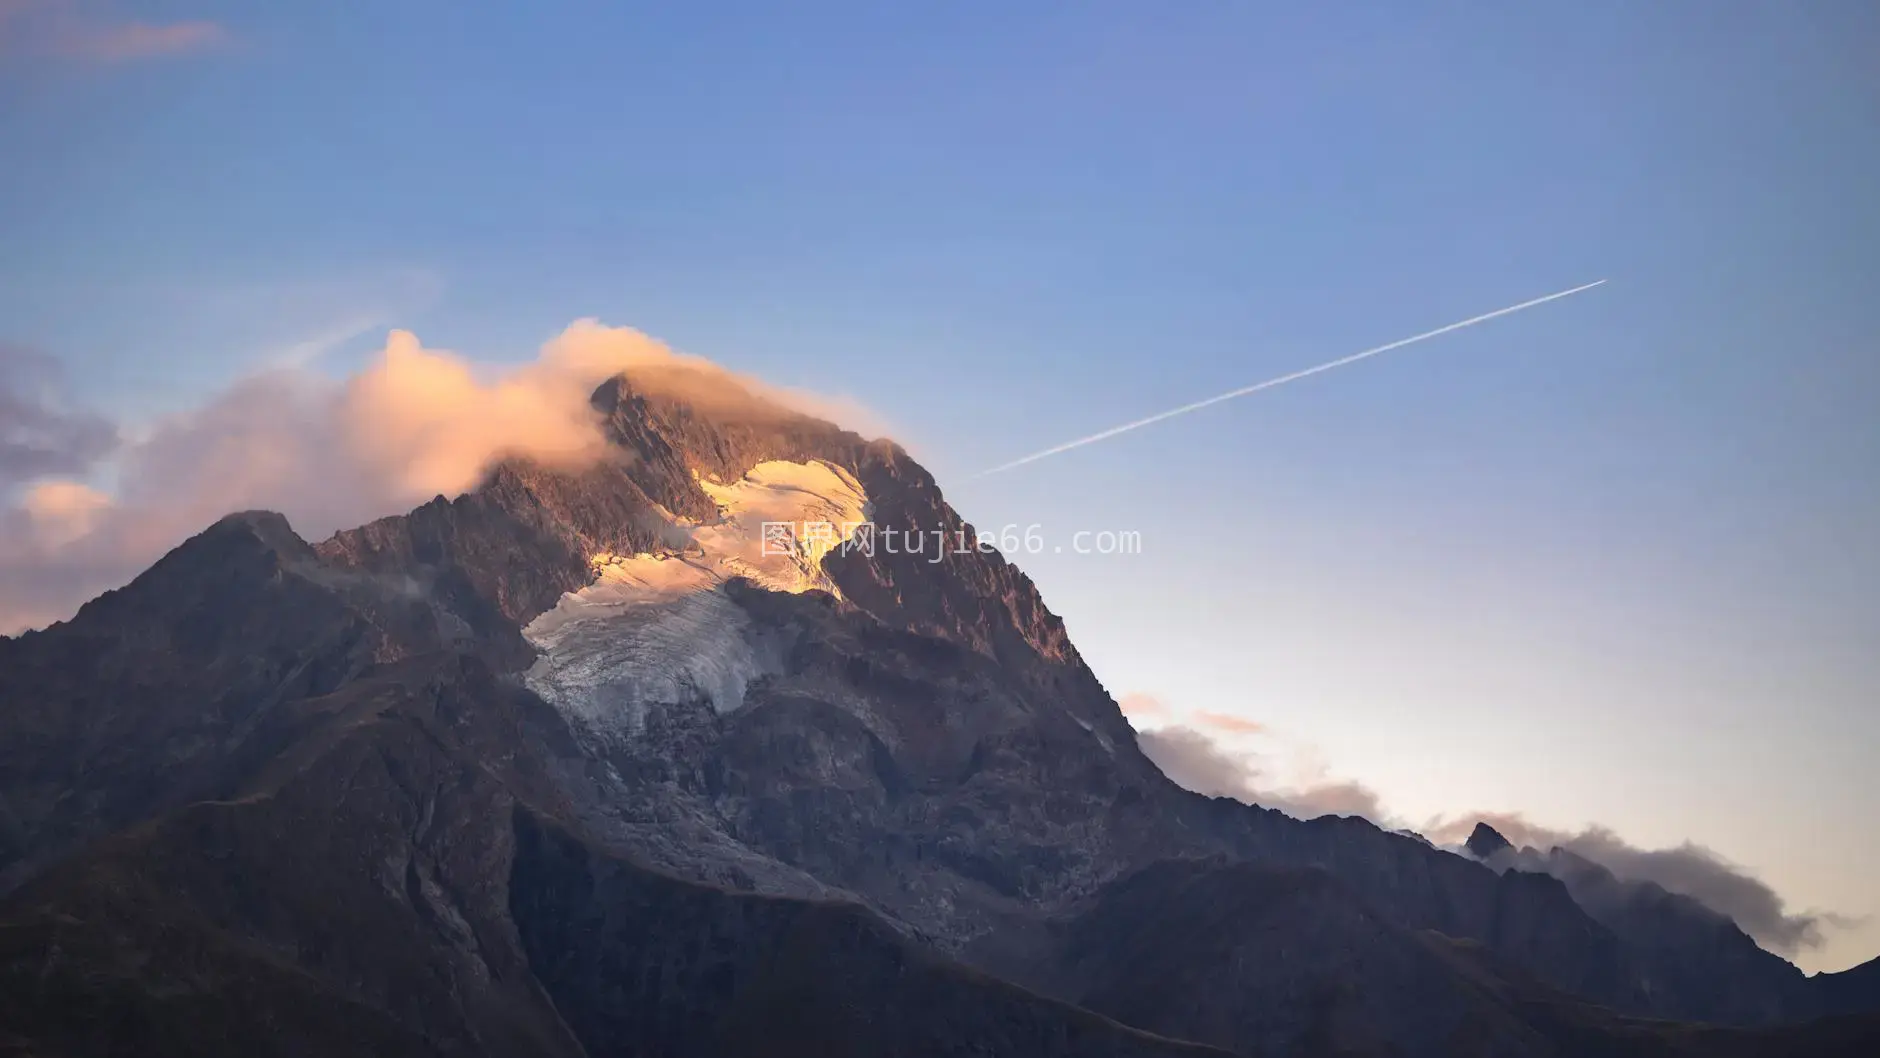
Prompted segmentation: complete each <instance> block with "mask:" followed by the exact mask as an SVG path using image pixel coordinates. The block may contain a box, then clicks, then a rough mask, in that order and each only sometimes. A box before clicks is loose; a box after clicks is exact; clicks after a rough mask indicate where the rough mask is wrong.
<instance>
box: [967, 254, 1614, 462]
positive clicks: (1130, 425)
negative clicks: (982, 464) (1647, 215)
mask: <svg viewBox="0 0 1880 1058" xmlns="http://www.w3.org/2000/svg"><path fill="white" fill-rule="evenodd" d="M1604 282H1605V280H1604V279H1598V280H1594V281H1593V282H1591V283H1587V284H1585V285H1584V286H1577V287H1574V288H1573V289H1572V290H1562V291H1560V292H1558V293H1554V294H1549V295H1547V296H1546V297H1541V298H1535V299H1534V300H1532V301H1523V302H1522V303H1521V304H1519V305H1510V306H1508V307H1507V308H1505V309H1496V310H1495V311H1494V312H1484V313H1482V314H1481V315H1480V316H1471V317H1469V318H1468V319H1466V320H1462V321H1461V322H1458V323H1452V324H1450V325H1448V326H1447V327H1438V328H1436V329H1435V330H1433V331H1424V332H1423V333H1422V334H1417V335H1412V336H1411V337H1408V338H1399V339H1398V340H1396V341H1394V342H1391V343H1390V344H1389V345H1380V346H1378V347H1377V348H1375V349H1366V350H1365V351H1364V352H1362V353H1353V354H1351V355H1350V356H1343V357H1339V358H1338V359H1337V360H1333V361H1330V362H1328V363H1323V364H1320V365H1318V366H1317V367H1308V368H1306V369H1305V370H1303V371H1294V372H1293V373H1292V374H1290V375H1281V376H1280V377H1278V378H1269V379H1267V380H1266V381H1265V382H1259V383H1255V384H1254V385H1251V386H1245V387H1242V388H1240V389H1236V390H1230V391H1228V392H1226V393H1223V394H1221V395H1219V396H1216V397H1209V398H1208V399H1206V400H1198V401H1195V402H1194V403H1193V404H1184V405H1182V406H1181V407H1179V408H1170V409H1169V410H1168V411H1163V412H1157V413H1155V414H1154V415H1151V416H1149V417H1148V418H1146V419H1137V420H1136V421H1135V422H1126V423H1124V424H1123V425H1121V426H1112V427H1110V428H1109V429H1107V430H1105V431H1103V432H1102V433H1093V434H1091V435H1090V436H1089V437H1080V438H1078V439H1077V440H1075V441H1066V442H1065V443H1063V444H1061V445H1058V446H1057V447H1055V448H1047V449H1045V450H1044V451H1042V452H1033V453H1032V454H1031V455H1028V456H1025V457H1024V458H1022V459H1014V460H1012V461H1011V462H1010V463H1001V464H1000V465H998V466H996V467H993V468H992V469H991V470H982V471H980V472H979V473H977V474H974V475H973V476H972V477H971V478H968V479H967V480H968V481H971V480H974V479H976V478H983V477H990V476H991V475H993V474H998V473H1002V472H1004V471H1007V470H1011V469H1012V468H1013V467H1022V466H1024V465H1025V464H1026V463H1035V462H1037V461H1038V460H1040V459H1043V458H1045V457H1046V456H1054V455H1057V454H1058V453H1059V452H1068V451H1070V450H1071V449H1073V448H1082V447H1083V446H1085V445H1088V444H1096V443H1097V442H1098V441H1105V440H1108V439H1110V438H1112V437H1115V436H1116V435H1117V434H1119V433H1128V432H1129V431H1131V430H1140V429H1141V428H1143V427H1144V426H1148V425H1151V424H1153V423H1158V422H1161V421H1162V420H1164V419H1173V418H1174V417H1176V416H1177V415H1186V414H1188V413H1189V412H1191V411H1200V410H1201V409H1202V408H1205V407H1207V406H1209V405H1210V404H1219V403H1221V402H1222V401H1229V400H1233V399H1234V398H1235V397H1244V396H1246V395H1247V394H1249V393H1258V392H1260V391H1261V390H1263V389H1272V388H1273V387H1274V386H1283V385H1285V384H1286V383H1288V382H1297V381H1298V380H1300V379H1302V378H1305V377H1306V376H1308V375H1316V374H1318V373H1319V372H1321V371H1330V370H1331V369H1332V368H1334V367H1343V366H1345V365H1346V364H1354V363H1357V362H1358V361H1360V360H1363V359H1366V358H1367V357H1373V356H1376V355H1378V354H1379V353H1388V352H1390V351H1391V350H1392V349H1401V348H1403V347H1404V346H1406V345H1412V344H1414V343H1416V342H1420V341H1423V340H1424V339H1426V338H1434V337H1436V336H1437V335H1441V334H1448V333H1449V332H1450V331H1459V330H1461V329H1462V328H1464V327H1473V326H1475V325H1476V324H1478V323H1487V322H1488V321H1489V320H1492V319H1494V318H1496V317H1497V316H1506V315H1509V314H1510V313H1515V312H1520V311H1521V310H1522V309H1531V308H1533V307H1534V306H1536V305H1545V304H1546V303H1548V302H1549V301H1558V300H1560V299H1561V298H1564V297H1567V296H1569V295H1572V294H1578V293H1579V292H1580V291H1582V290H1591V289H1593V288H1594V287H1596V286H1599V285H1600V284H1601V283H1604Z"/></svg>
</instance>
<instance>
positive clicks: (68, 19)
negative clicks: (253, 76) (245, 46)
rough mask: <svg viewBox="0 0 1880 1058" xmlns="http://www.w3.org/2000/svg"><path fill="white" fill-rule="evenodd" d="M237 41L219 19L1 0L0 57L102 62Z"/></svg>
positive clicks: (57, 0)
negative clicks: (157, 17) (128, 15)
mask: <svg viewBox="0 0 1880 1058" xmlns="http://www.w3.org/2000/svg"><path fill="white" fill-rule="evenodd" d="M232 40H233V35H232V34H230V32H229V31H228V29H227V27H225V26H223V25H222V24H221V23H218V22H211V21H208V20H205V19H193V20H187V21H181V22H165V23H152V22H135V21H119V20H115V19H112V18H110V17H109V16H108V15H102V14H98V13H96V12H95V9H88V8H84V7H81V6H80V5H79V4H78V3H75V2H74V0H0V55H4V54H13V55H42V56H51V57H53V58H59V59H69V60H77V61H81V62H90V63H98V64H114V63H125V62H136V61H139V60H144V59H156V58H164V57H168V56H178V55H190V54H195V53H198V52H203V51H209V50H213V49H216V48H220V47H222V46H224V45H227V44H228V43H230V42H231V41H232Z"/></svg>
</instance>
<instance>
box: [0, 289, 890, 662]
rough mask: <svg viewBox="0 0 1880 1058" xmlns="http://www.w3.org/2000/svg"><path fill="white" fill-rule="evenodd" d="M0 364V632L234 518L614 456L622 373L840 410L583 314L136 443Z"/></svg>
mask: <svg viewBox="0 0 1880 1058" xmlns="http://www.w3.org/2000/svg"><path fill="white" fill-rule="evenodd" d="M0 369H5V370H4V371H0V495H5V496H6V497H7V500H8V503H7V506H6V507H5V508H4V509H0V633H12V632H17V631H20V630H22V629H25V628H31V627H37V626H41V625H44V624H47V623H49V622H51V621H55V620H61V619H63V618H66V617H69V616H70V615H71V614H72V613H73V612H74V611H76V610H77V608H78V606H79V604H81V603H82V602H84V601H85V600H86V599H89V598H91V597H93V596H95V595H97V594H98V593H99V592H101V591H104V590H106V589H109V588H112V587H116V586H118V585H121V584H124V583H126V582H127V581H129V580H130V579H131V578H132V577H133V576H135V575H136V574H137V573H138V572H140V571H141V570H143V569H144V568H145V567H147V566H148V565H150V563H151V562H153V561H155V560H156V559H157V558H158V557H160V556H161V555H162V554H163V553H164V552H165V551H167V550H169V549H170V548H172V547H174V546H176V545H177V544H178V543H180V542H182V541H183V540H184V539H185V538H187V537H188V536H189V535H190V534H192V533H195V532H197V531H199V530H201V529H202V528H204V527H206V526H207V525H209V524H210V523H211V522H213V521H215V520H216V519H217V518H219V517H221V516H222V515H224V514H227V513H229V512H231V511H238V510H248V509H254V508H266V509H269V510H276V511H280V512H282V513H283V514H285V515H287V517H288V519H289V521H291V522H292V523H293V525H294V528H295V529H296V531H298V532H299V533H300V534H301V535H302V536H305V537H308V538H309V539H320V538H322V537H324V536H326V535H327V534H329V533H331V532H333V531H335V530H338V529H342V528H346V527H349V526H353V525H359V524H362V523H364V522H367V521H370V520H372V519H374V518H378V517H383V516H385V515H388V514H396V513H400V512H403V511H406V510H409V509H410V508H412V507H413V506H416V505H417V504H420V503H423V502H425V501H427V500H429V499H431V498H432V497H434V496H438V495H444V496H455V495H458V494H461V493H463V492H465V491H467V490H469V489H471V488H474V487H475V486H476V484H477V483H478V481H479V480H481V478H482V476H483V474H484V473H485V472H486V471H487V470H488V469H489V467H490V466H491V465H492V464H494V463H495V462H497V461H499V460H501V459H503V458H506V457H524V458H528V459H532V460H535V461H537V462H540V463H544V464H548V465H551V466H561V467H570V468H572V467H578V466H581V465H584V464H588V463H591V462H592V461H593V460H595V459H598V458H602V457H603V456H604V455H605V454H606V453H607V452H608V450H609V449H608V446H607V445H606V443H605V441H604V439H603V437H602V434H601V430H600V427H599V422H598V419H597V417H596V416H595V414H594V412H593V409H592V408H591V407H590V406H589V403H588V400H589V396H590V395H591V394H592V393H593V391H594V388H595V387H596V386H598V385H599V384H600V383H601V382H602V381H604V380H605V379H607V378H609V377H611V376H613V375H616V374H619V373H621V372H623V371H624V372H629V373H631V374H632V375H633V376H634V379H635V382H636V384H637V385H640V386H641V387H642V388H643V389H649V390H655V391H660V392H665V393H669V394H671V395H675V396H681V397H684V398H686V399H688V400H692V401H694V402H695V403H700V404H704V405H707V406H710V407H712V408H713V410H715V411H717V412H719V413H721V414H724V413H734V412H738V411H740V410H748V411H749V412H750V413H752V414H757V413H760V412H763V413H768V414H775V412H774V405H772V404H767V403H766V402H767V401H768V402H775V404H781V405H783V406H785V407H789V408H791V409H792V410H797V411H803V412H806V413H809V414H817V415H822V416H823V417H829V416H830V415H831V414H832V413H834V414H838V415H840V414H844V413H845V412H848V411H849V410H850V409H847V408H845V407H844V406H842V405H840V404H831V403H828V402H820V401H817V400H815V399H813V398H809V397H808V396H807V395H805V394H801V393H796V392H793V391H784V390H779V389H775V388H772V387H767V386H765V385H763V384H761V383H759V382H756V381H755V380H752V379H749V378H744V377H742V376H738V375H735V374H733V373H731V372H728V371H725V370H724V369H722V368H720V367H718V366H716V365H714V364H712V363H711V362H710V361H708V360H704V359H701V358H698V357H692V356H685V355H682V354H679V353H675V352H673V351H672V350H670V349H668V348H667V347H666V346H664V345H662V344H660V343H659V342H657V341H655V340H654V339H652V338H649V337H647V336H646V335H644V334H641V333H639V332H638V331H634V330H631V329H628V328H619V327H604V326H601V325H600V324H598V323H595V322H593V321H589V320H584V321H580V322H577V323H575V324H574V325H572V326H570V327H569V328H568V329H567V330H566V331H564V332H562V334H560V335H559V336H557V337H556V338H555V339H553V340H552V341H550V342H549V343H548V344H547V345H545V346H543V347H542V349H541V350H540V352H539V354H538V356H537V357H536V358H535V359H534V360H532V361H530V362H527V363H524V364H521V365H519V366H511V367H505V368H500V369H497V368H489V367H484V366H479V365H475V364H472V363H470V362H468V361H466V360H464V359H462V358H461V357H458V356H456V355H455V354H452V353H450V352H447V351H443V350H437V349H427V348H425V347H424V346H423V345H422V344H421V343H420V342H419V341H418V338H417V337H416V336H415V335H413V334H410V333H409V332H405V331H393V332H392V333H391V336H390V337H389V338H388V340H387V341H386V344H385V347H384V349H383V350H381V352H380V353H379V355H378V356H377V358H376V359H375V360H374V361H373V362H372V363H371V364H370V365H368V366H367V367H366V368H365V369H364V370H363V371H361V372H360V373H359V374H358V375H356V376H354V377H352V378H350V379H347V380H344V381H341V382H333V381H330V380H327V379H323V378H320V377H318V376H316V375H313V374H311V373H308V372H305V371H301V370H297V369H293V368H282V369H276V370H270V371H267V372H264V373H261V374H258V375H254V376H251V377H248V378H246V379H243V380H241V381H239V382H237V383H235V384H234V385H232V386H231V387H229V388H228V389H226V390H224V391H223V392H221V393H219V394H217V395H215V396H214V397H212V398H211V399H210V400H208V401H207V402H206V403H205V404H203V405H202V406H201V407H199V408H197V409H196V410H193V411H190V412H187V413H184V414H181V415H175V416H171V417H169V418H167V419H164V420H162V421H160V422H158V423H157V424H156V425H155V427H154V428H153V429H151V430H150V431H149V432H148V433H147V434H146V435H145V436H143V437H141V438H140V439H138V440H136V441H132V442H125V441H122V440H120V437H119V431H118V430H117V429H116V428H115V427H114V426H113V424H111V423H109V422H106V421H105V420H103V419H100V418H98V417H96V416H93V415H89V414H86V413H84V412H80V411H73V410H70V407H69V405H68V403H67V400H66V394H65V393H63V392H62V387H61V386H59V385H58V383H59V381H60V380H59V379H58V378H57V377H56V374H55V373H54V372H53V371H52V370H51V367H50V361H48V360H46V359H45V358H43V357H35V356H29V355H27V354H24V353H20V352H19V351H17V350H15V351H12V352H8V353H7V354H6V355H5V357H4V358H0ZM847 418H848V420H849V421H853V420H854V418H855V417H854V416H853V414H849V415H847ZM106 478H115V480H116V481H117V482H118V484H117V486H116V487H114V488H109V489H107V488H105V487H103V486H102V485H101V484H100V482H101V481H102V480H104V479H106Z"/></svg>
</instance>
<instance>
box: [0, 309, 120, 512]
mask: <svg viewBox="0 0 1880 1058" xmlns="http://www.w3.org/2000/svg"><path fill="white" fill-rule="evenodd" d="M64 383H65V377H64V372H63V371H62V370H61V369H60V367H59V365H58V363H57V362H56V361H54V360H53V359H52V358H51V357H48V356H45V355H43V354H41V353H38V352H35V351H33V350H30V349H25V348H22V347H20V346H17V345H8V344H5V343H0V494H4V493H5V492H7V491H8V490H10V489H11V488H13V487H14V486H16V485H19V484H21V483H24V482H27V481H31V480H34V479H36V478H42V477H47V476H51V475H69V474H80V473H83V472H84V471H85V470H86V469H87V468H88V467H90V466H91V465H92V464H93V463H94V462H96V461H97V460H99V459H100V458H102V457H103V456H104V455H105V454H106V453H108V452H110V451H111V449H112V448H113V447H115V446H116V444H117V439H118V435H117V429H116V428H115V427H114V426H112V424H111V423H110V422H108V421H106V420H105V419H104V418H102V417H101V416H98V415H95V414H93V413H91V412H88V411H85V410H83V409H80V408H74V407H72V406H71V405H70V403H69V395H68V394H67V393H66V392H65V385H64Z"/></svg>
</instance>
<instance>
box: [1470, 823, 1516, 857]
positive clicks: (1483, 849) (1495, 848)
mask: <svg viewBox="0 0 1880 1058" xmlns="http://www.w3.org/2000/svg"><path fill="white" fill-rule="evenodd" d="M1463 847H1464V848H1466V849H1468V850H1469V855H1471V856H1474V857H1475V858H1476V859H1478V860H1486V859H1488V858H1489V857H1490V856H1493V855H1495V854H1496V853H1497V852H1500V851H1502V850H1503V849H1512V848H1514V844H1513V843H1512V842H1510V841H1509V840H1508V839H1507V838H1504V837H1502V836H1501V831H1499V830H1496V829H1495V828H1494V827H1491V826H1489V825H1488V824H1487V823H1485V822H1479V821H1478V822H1477V823H1476V824H1475V830H1474V831H1472V832H1470V834H1469V840H1468V842H1467V843H1466V844H1465V845H1464V846H1463Z"/></svg>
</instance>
